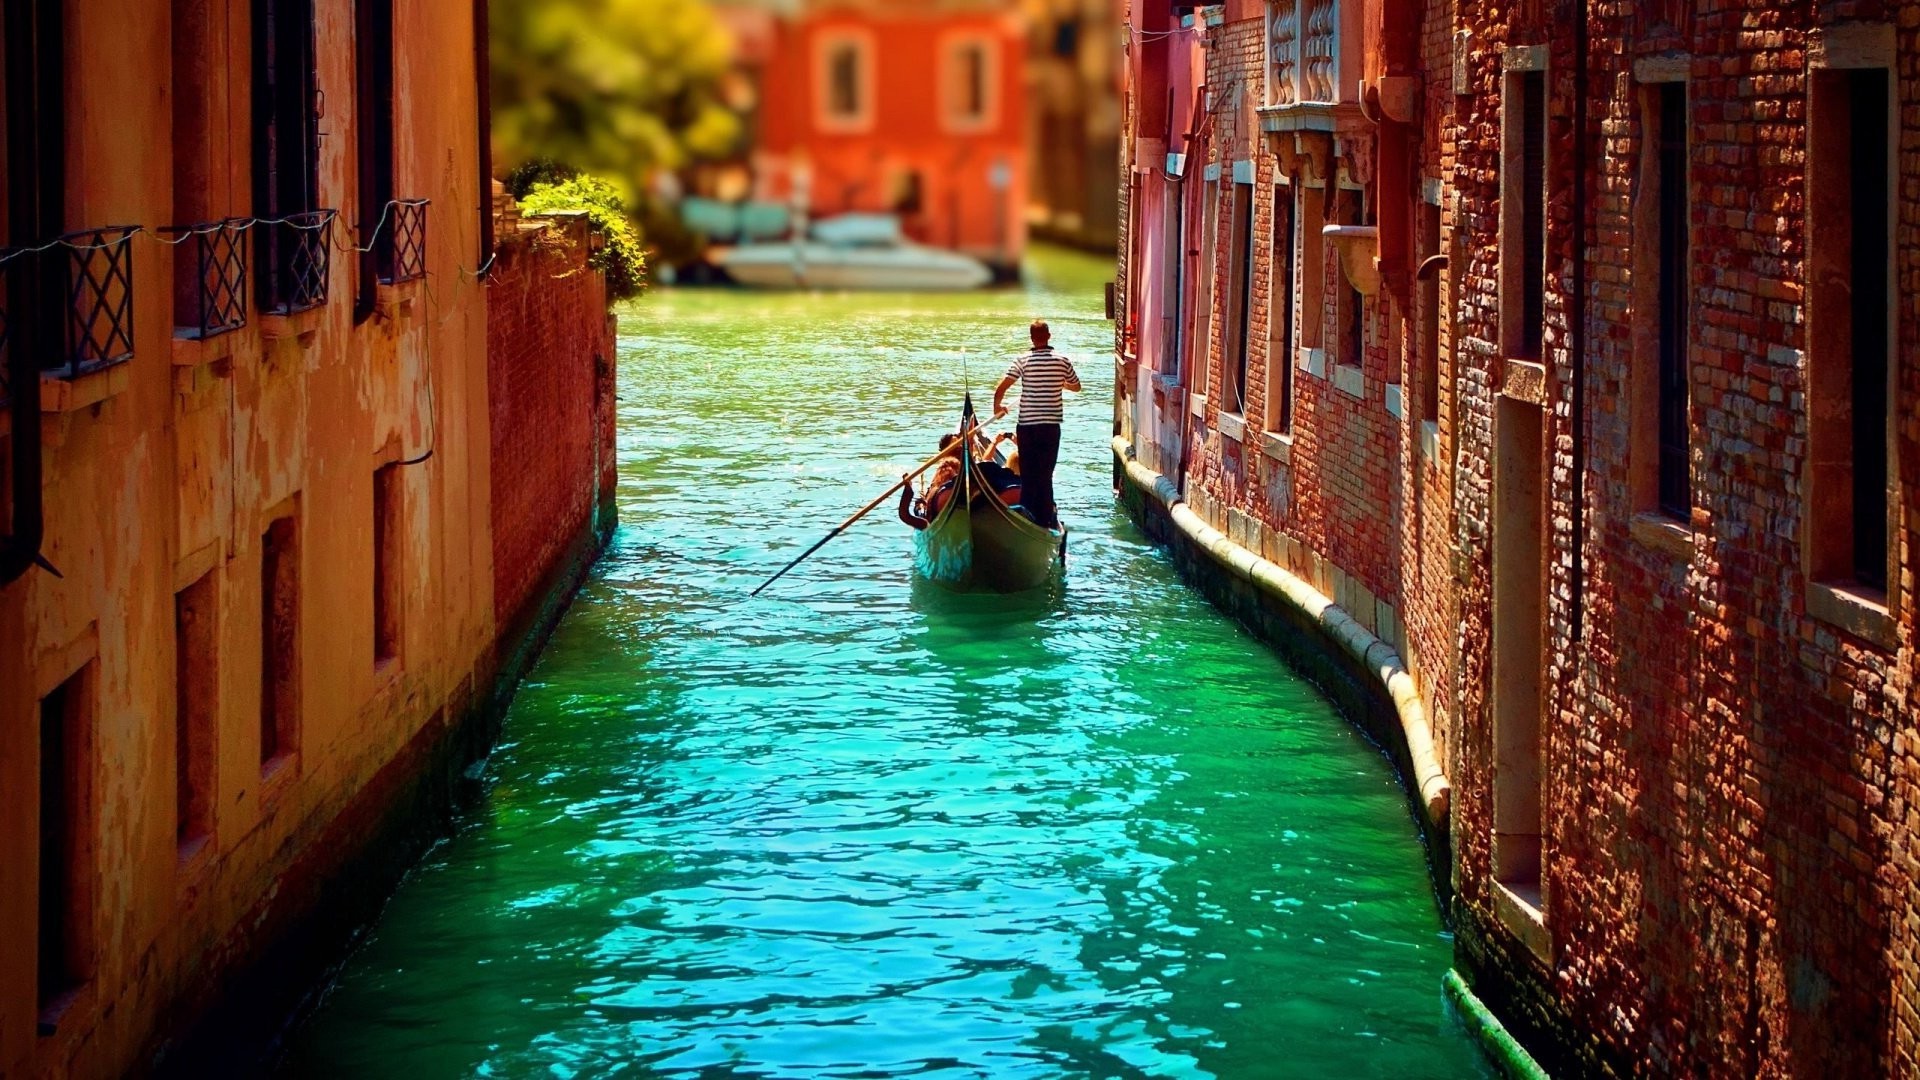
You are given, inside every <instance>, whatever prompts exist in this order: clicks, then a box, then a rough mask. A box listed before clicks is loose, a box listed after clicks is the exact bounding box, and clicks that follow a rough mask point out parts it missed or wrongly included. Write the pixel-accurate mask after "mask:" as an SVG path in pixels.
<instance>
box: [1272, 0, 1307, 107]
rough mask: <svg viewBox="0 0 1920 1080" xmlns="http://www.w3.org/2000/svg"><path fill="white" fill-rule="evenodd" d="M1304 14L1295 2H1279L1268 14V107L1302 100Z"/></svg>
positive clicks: (1292, 0) (1287, 0) (1285, 0)
mask: <svg viewBox="0 0 1920 1080" xmlns="http://www.w3.org/2000/svg"><path fill="white" fill-rule="evenodd" d="M1299 37H1300V11H1299V9H1298V8H1296V7H1295V6H1294V0H1277V2H1276V3H1274V4H1273V5H1272V7H1270V8H1269V9H1268V11H1267V104H1269V105H1292V104H1293V103H1294V102H1296V101H1298V100H1299V94H1298V90H1297V80H1298V78H1299V63H1300V54H1299V47H1300V45H1299Z"/></svg>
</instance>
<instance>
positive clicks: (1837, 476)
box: [1801, 23, 1903, 649]
mask: <svg viewBox="0 0 1920 1080" xmlns="http://www.w3.org/2000/svg"><path fill="white" fill-rule="evenodd" d="M1810 46H1811V47H1810V49H1809V55H1808V68H1809V70H1808V79H1807V99H1806V100H1807V128H1806V130H1807V132H1808V135H1807V139H1808V142H1807V160H1808V163H1809V167H1808V170H1807V176H1806V185H1807V187H1806V207H1807V213H1806V221H1805V227H1806V230H1807V232H1806V244H1807V248H1806V251H1807V257H1806V260H1805V267H1806V270H1805V275H1806V307H1807V322H1806V329H1805V339H1804V340H1805V348H1806V351H1805V359H1806V371H1807V376H1806V383H1807V395H1806V402H1807V436H1808V438H1807V450H1806V456H1805V461H1804V465H1803V470H1804V471H1803V477H1802V481H1803V492H1804V494H1803V503H1802V506H1801V511H1802V512H1801V559H1802V570H1803V572H1804V575H1805V579H1806V590H1807V594H1806V604H1807V610H1808V613H1809V614H1811V615H1812V616H1813V617H1815V618H1818V619H1820V620H1822V621H1824V622H1827V623H1829V624H1831V625H1835V626H1838V627H1839V628H1841V629H1842V630H1845V631H1847V632H1849V633H1851V634H1853V635H1855V636H1857V637H1860V638H1863V639H1865V640H1867V641H1869V642H1871V643H1872V644H1875V645H1877V646H1879V647H1881V648H1883V649H1892V648H1894V647H1896V646H1897V644H1898V642H1897V630H1896V624H1895V619H1894V615H1893V613H1894V612H1896V611H1898V610H1899V609H1900V606H1901V604H1902V596H1901V594H1900V584H1901V583H1900V570H1901V568H1900V566H1899V565H1898V561H1899V557H1900V556H1899V550H1900V545H1899V543H1898V542H1897V540H1898V536H1897V534H1898V532H1899V530H1900V529H1901V524H1900V522H1901V513H1900V507H1901V505H1902V497H1901V491H1902V481H1903V477H1902V476H1901V474H1900V468H1899V466H1900V460H1899V454H1898V446H1897V440H1898V438H1899V424H1900V417H1899V416H1898V415H1897V409H1898V389H1899V373H1900V356H1901V341H1900V336H1899V331H1900V327H1899V303H1900V297H1899V278H1898V274H1897V271H1898V264H1897V260H1898V258H1899V245H1898V244H1897V243H1893V242H1891V241H1890V240H1888V241H1886V242H1885V264H1884V266H1883V268H1882V270H1881V272H1882V274H1883V275H1884V281H1885V282H1886V296H1885V303H1884V309H1885V314H1884V318H1885V324H1884V327H1883V329H1882V335H1883V337H1882V344H1883V354H1884V355H1883V359H1882V362H1883V363H1884V365H1885V372H1884V376H1885V385H1884V386H1883V387H1882V390H1881V393H1882V398H1883V401H1884V403H1885V404H1884V409H1885V412H1884V413H1883V414H1882V418H1881V424H1882V428H1881V435H1882V436H1883V441H1884V444H1885V445H1884V449H1883V451H1882V452H1883V454H1884V455H1885V456H1884V461H1885V467H1886V472H1885V483H1884V485H1883V490H1884V498H1885V500H1886V502H1885V506H1884V510H1883V513H1882V516H1881V523H1882V525H1883V527H1884V530H1885V538H1886V539H1885V549H1884V558H1885V567H1884V569H1883V570H1882V571H1881V573H1882V575H1883V581H1884V584H1882V582H1881V581H1874V580H1870V579H1864V578H1862V577H1861V576H1860V574H1859V569H1860V567H1859V565H1858V560H1859V558H1860V554H1861V553H1860V551H1859V549H1858V545H1857V538H1856V537H1855V529H1856V525H1855V517H1856V510H1857V505H1856V500H1857V497H1858V488H1857V472H1856V465H1857V459H1858V457H1859V451H1860V447H1859V438H1860V436H1859V432H1858V430H1857V428H1856V426H1855V424H1854V421H1853V417H1854V410H1855V407H1856V405H1857V403H1858V401H1859V398H1858V396H1857V389H1858V388H1857V386H1856V380H1855V379H1854V378H1853V375H1854V372H1855V371H1856V369H1857V358H1856V355H1855V342H1854V332H1855V328H1856V326H1857V325H1858V323H1857V319H1858V317H1859V316H1858V309H1857V306H1856V298H1857V296H1858V290H1857V288H1856V287H1855V286H1856V283H1857V281H1856V279H1857V273H1856V266H1857V260H1858V258H1859V255H1858V253H1857V251H1856V250H1855V248H1854V246H1853V244H1852V242H1851V236H1852V234H1853V233H1854V230H1855V229H1856V228H1859V226H1857V225H1856V224H1855V218H1854V216H1853V206H1854V205H1855V204H1857V203H1858V202H1859V200H1858V198H1857V194H1858V193H1857V177H1856V174H1855V172H1854V170H1853V168H1852V166H1853V153H1852V149H1853V141H1852V134H1853V129H1854V125H1853V124H1852V123H1851V119H1852V118H1853V117H1854V116H1855V115H1856V114H1857V113H1858V109H1857V107H1856V96H1857V90H1858V88H1857V87H1854V86H1848V87H1847V89H1846V91H1845V93H1844V96H1843V97H1841V98H1840V100H1837V101H1836V100H1835V96H1836V95H1835V94H1834V89H1835V88H1836V87H1837V86H1841V85H1845V84H1847V83H1853V82H1857V81H1858V80H1857V73H1859V72H1862V71H1878V72H1882V73H1883V74H1882V76H1881V78H1882V79H1883V80H1884V87H1885V94H1886V96H1885V98H1884V99H1883V101H1884V107H1885V118H1886V123H1885V126H1884V131H1883V133H1882V141H1881V144H1880V145H1881V147H1882V149H1883V152H1884V158H1885V162H1884V163H1885V172H1884V174H1883V176H1882V188H1881V190H1882V192H1883V193H1884V194H1885V196H1886V204H1885V206H1884V207H1883V211H1884V213H1885V214H1886V215H1887V216H1886V218H1885V222H1886V223H1887V224H1888V225H1889V226H1891V225H1893V224H1894V223H1897V222H1898V221H1899V192H1900V176H1899V173H1898V169H1899V161H1900V152H1899V145H1900V144H1899V141H1898V140H1899V127H1898V124H1899V116H1900V101H1899V89H1900V74H1899V70H1898V67H1897V65H1896V59H1897V57H1896V52H1895V47H1894V30H1893V27H1892V26H1890V25H1887V24H1867V23H1853V24H1843V25H1840V26H1833V27H1826V28H1823V29H1822V30H1821V31H1819V32H1817V33H1816V34H1815V35H1814V38H1813V40H1812V41H1811V42H1810ZM1843 119H1844V120H1846V121H1847V122H1844V123H1843V122H1841V121H1842V120H1843ZM1843 138H1844V139H1846V140H1847V141H1846V143H1845V145H1844V146H1841V145H1838V143H1837V141H1838V140H1840V139H1843ZM1836 161H1839V162H1844V164H1845V173H1844V176H1836V175H1834V170H1833V168H1832V166H1833V163H1834V162H1836ZM1866 228H1868V229H1871V228H1873V226H1872V224H1869V225H1868V226H1866ZM1885 231H1886V230H1882V232H1885ZM1843 233H1844V234H1845V235H1847V236H1848V237H1849V242H1848V243H1847V245H1846V248H1845V251H1844V252H1841V253H1839V254H1840V257H1839V258H1837V259H1836V258H1835V257H1834V255H1835V248H1836V245H1835V243H1834V241H1833V239H1832V238H1833V237H1835V236H1837V235H1842V234H1843ZM1842 384H1844V386H1842Z"/></svg>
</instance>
